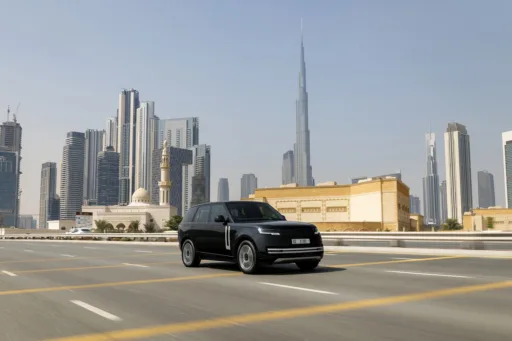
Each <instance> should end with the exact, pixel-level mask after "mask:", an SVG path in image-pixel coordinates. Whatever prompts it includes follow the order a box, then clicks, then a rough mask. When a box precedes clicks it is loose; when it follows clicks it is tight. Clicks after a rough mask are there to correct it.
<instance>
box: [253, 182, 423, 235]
mask: <svg viewBox="0 0 512 341" xmlns="http://www.w3.org/2000/svg"><path fill="white" fill-rule="evenodd" d="M245 200H255V201H263V202H268V203H269V204H270V205H272V206H273V207H274V208H276V209H277V210H278V211H279V212H281V214H283V215H284V216H285V217H286V219H287V220H293V221H302V222H311V223H314V224H315V225H317V227H318V228H319V229H320V230H322V231H411V230H413V231H416V230H417V229H418V228H419V226H418V225H417V224H415V225H414V226H411V217H410V212H409V211H410V208H409V187H407V186H406V185H405V184H404V183H402V182H401V181H400V180H399V179H397V178H394V177H393V178H380V179H374V180H367V181H361V182H359V183H355V184H349V185H338V184H337V183H336V182H326V183H319V184H317V185H316V186H308V187H299V186H297V184H288V185H282V186H281V187H278V188H258V189H256V191H255V193H254V194H253V195H250V196H249V198H247V199H245ZM421 224H422V222H421Z"/></svg>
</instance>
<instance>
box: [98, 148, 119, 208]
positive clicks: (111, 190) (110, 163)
mask: <svg viewBox="0 0 512 341" xmlns="http://www.w3.org/2000/svg"><path fill="white" fill-rule="evenodd" d="M97 165H98V168H97V173H96V179H97V180H96V203H97V205H101V206H103V205H105V206H110V205H117V203H118V201H119V178H118V177H119V153H118V152H116V151H114V147H112V146H108V147H107V149H106V150H104V151H102V152H99V153H98V162H97Z"/></svg>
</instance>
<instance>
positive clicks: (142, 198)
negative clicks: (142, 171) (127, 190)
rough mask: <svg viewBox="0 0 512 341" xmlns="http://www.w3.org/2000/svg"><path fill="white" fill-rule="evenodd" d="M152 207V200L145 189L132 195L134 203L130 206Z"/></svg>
mask: <svg viewBox="0 0 512 341" xmlns="http://www.w3.org/2000/svg"><path fill="white" fill-rule="evenodd" d="M132 204H135V205H141V204H142V205H150V204H151V198H150V196H149V193H148V191H146V190H145V189H144V188H139V189H138V190H136V191H135V193H133V195H132V202H131V204H130V205H132ZM135 205H132V206H135Z"/></svg>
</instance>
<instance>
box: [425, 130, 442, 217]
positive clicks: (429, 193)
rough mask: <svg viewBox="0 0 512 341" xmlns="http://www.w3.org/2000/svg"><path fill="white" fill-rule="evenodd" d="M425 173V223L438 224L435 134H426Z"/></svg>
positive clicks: (439, 214) (437, 177)
mask: <svg viewBox="0 0 512 341" xmlns="http://www.w3.org/2000/svg"><path fill="white" fill-rule="evenodd" d="M425 137H426V139H425V140H426V146H427V174H426V176H425V177H424V178H423V213H424V223H425V225H436V226H439V225H440V220H441V212H440V211H439V175H438V173H437V154H436V135H435V134H434V133H427V134H426V136H425Z"/></svg>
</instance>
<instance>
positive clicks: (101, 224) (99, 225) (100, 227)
mask: <svg viewBox="0 0 512 341" xmlns="http://www.w3.org/2000/svg"><path fill="white" fill-rule="evenodd" d="M94 224H95V225H96V232H99V233H103V232H106V231H107V229H108V225H109V222H108V221H106V220H103V219H100V220H95V221H94Z"/></svg>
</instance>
